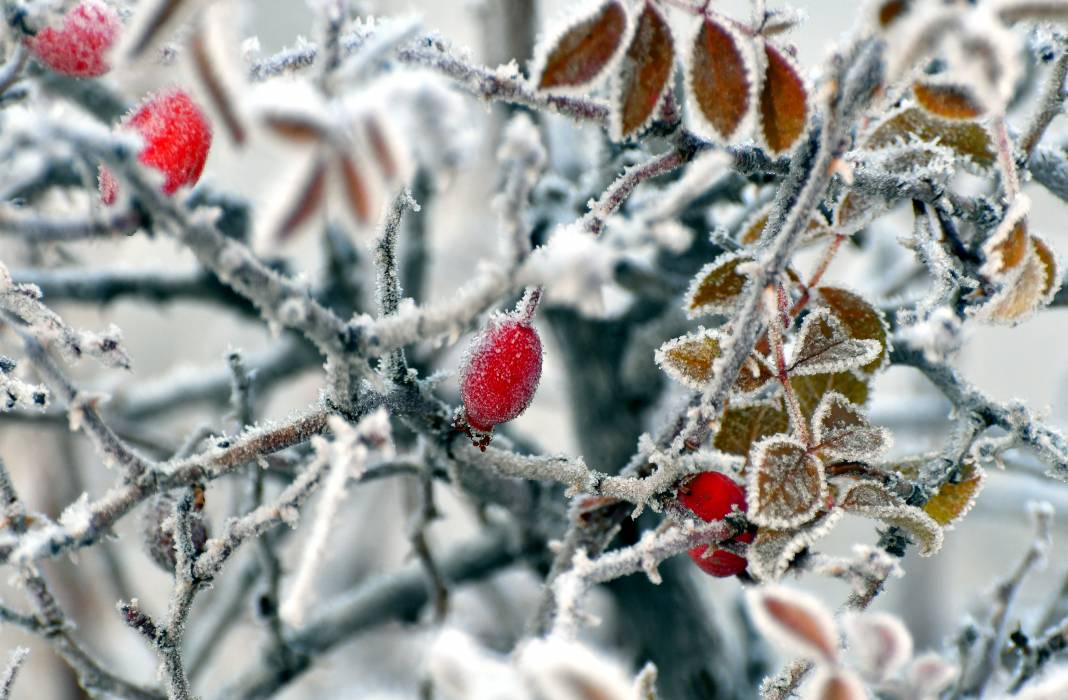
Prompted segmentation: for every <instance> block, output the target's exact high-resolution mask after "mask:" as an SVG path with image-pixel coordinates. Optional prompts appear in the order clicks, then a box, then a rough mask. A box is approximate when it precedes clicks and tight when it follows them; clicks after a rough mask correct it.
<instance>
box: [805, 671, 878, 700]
mask: <svg viewBox="0 0 1068 700" xmlns="http://www.w3.org/2000/svg"><path fill="white" fill-rule="evenodd" d="M806 697H810V698H812V700H867V698H868V693H867V692H866V691H865V690H864V685H863V684H862V683H861V682H860V679H859V678H857V676H856V674H855V673H853V672H852V671H850V670H849V669H847V668H821V669H820V670H819V672H818V673H817V674H816V677H815V678H814V679H812V691H811V693H810V694H809V695H808V696H806Z"/></svg>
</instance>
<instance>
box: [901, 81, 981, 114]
mask: <svg viewBox="0 0 1068 700" xmlns="http://www.w3.org/2000/svg"><path fill="white" fill-rule="evenodd" d="M912 94H914V95H915V96H916V102H917V103H919V105H920V106H921V107H923V108H924V109H926V110H927V111H928V112H930V113H931V114H934V115H936V116H939V117H945V118H946V119H975V118H976V117H979V116H981V115H982V114H983V112H984V111H985V108H984V106H983V104H982V103H981V102H979V100H978V98H976V96H975V94H974V93H973V92H972V91H971V90H970V89H969V88H968V87H967V86H966V85H958V84H956V83H946V82H941V81H934V80H920V81H917V82H915V83H913V85H912Z"/></svg>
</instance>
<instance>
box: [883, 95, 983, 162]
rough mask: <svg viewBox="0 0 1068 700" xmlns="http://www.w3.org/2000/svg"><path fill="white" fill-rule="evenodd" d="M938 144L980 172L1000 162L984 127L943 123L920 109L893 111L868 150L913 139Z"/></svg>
mask: <svg viewBox="0 0 1068 700" xmlns="http://www.w3.org/2000/svg"><path fill="white" fill-rule="evenodd" d="M913 138H915V139H918V140H920V141H924V142H930V143H936V144H940V145H942V146H945V147H946V148H948V149H950V150H951V151H953V152H954V153H956V154H957V156H958V157H960V158H963V159H965V160H967V161H968V162H969V163H971V164H973V165H975V166H977V167H979V168H990V167H993V165H994V164H995V162H996V160H997V156H996V155H995V152H994V146H993V143H992V142H991V140H990V134H989V133H988V132H987V130H986V127H984V126H983V125H982V124H978V123H976V122H971V121H963V120H950V119H943V118H941V117H938V116H935V115H933V114H931V113H930V112H928V111H927V110H925V109H922V108H920V107H904V108H901V109H899V110H897V111H893V112H891V113H890V114H889V116H887V118H886V119H885V120H884V121H883V122H882V123H881V124H880V125H879V126H878V127H877V128H876V129H875V130H874V131H873V132H872V134H871V136H869V137H868V140H867V142H866V144H865V146H866V147H867V148H873V149H875V148H886V147H888V146H893V145H895V144H907V143H908V142H909V141H910V139H913Z"/></svg>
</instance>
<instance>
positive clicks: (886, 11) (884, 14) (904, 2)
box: [875, 0, 912, 30]
mask: <svg viewBox="0 0 1068 700" xmlns="http://www.w3.org/2000/svg"><path fill="white" fill-rule="evenodd" d="M911 7H912V1H911V0H884V1H883V2H880V3H879V4H878V5H877V6H876V12H875V20H876V22H877V23H878V24H879V28H880V29H884V30H885V29H889V28H890V26H891V25H893V24H894V23H895V22H897V21H898V20H899V19H901V18H902V17H903V16H904V15H905V13H907V12H908V11H909V9H910V8H911Z"/></svg>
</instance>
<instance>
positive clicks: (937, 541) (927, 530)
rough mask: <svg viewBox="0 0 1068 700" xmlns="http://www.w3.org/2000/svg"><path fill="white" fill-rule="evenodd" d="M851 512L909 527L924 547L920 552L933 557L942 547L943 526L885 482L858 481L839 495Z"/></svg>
mask: <svg viewBox="0 0 1068 700" xmlns="http://www.w3.org/2000/svg"><path fill="white" fill-rule="evenodd" d="M838 506H839V507H840V508H841V509H842V510H844V511H846V512H847V513H854V514H856V515H862V516H864V517H866V518H874V519H876V520H881V521H883V522H884V523H886V524H887V525H894V526H897V527H899V528H901V529H903V530H906V531H907V532H908V533H909V535H911V536H912V538H913V539H914V540H915V541H916V543H917V544H918V545H919V547H920V555H921V556H925V557H929V556H931V555H932V554H934V553H935V552H937V551H938V550H939V549H941V548H942V538H943V535H942V528H941V527H939V525H938V523H937V522H935V520H934V519H933V518H932V517H931V516H930V515H928V514H927V513H925V512H923V511H922V510H920V509H919V508H915V507H913V506H910V505H908V504H906V503H905V502H904V501H903V500H901V498H899V497H898V496H897V495H896V494H894V493H893V492H892V491H890V490H889V489H888V488H886V487H885V486H883V485H882V484H877V483H875V482H873V481H857V482H854V483H853V484H852V485H851V486H850V487H849V488H848V489H846V491H845V493H843V494H842V496H841V497H840V498H839V499H838Z"/></svg>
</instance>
